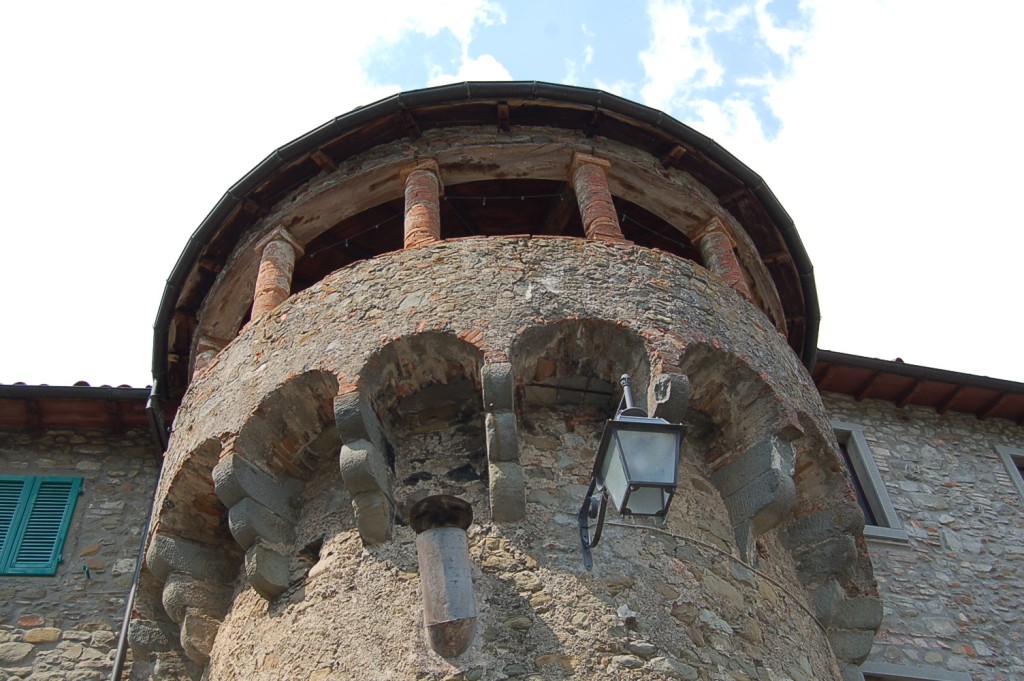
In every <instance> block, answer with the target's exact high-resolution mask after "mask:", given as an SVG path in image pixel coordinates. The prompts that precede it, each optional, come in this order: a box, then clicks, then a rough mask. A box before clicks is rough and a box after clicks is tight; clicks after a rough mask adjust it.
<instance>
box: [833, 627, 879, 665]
mask: <svg viewBox="0 0 1024 681" xmlns="http://www.w3.org/2000/svg"><path fill="white" fill-rule="evenodd" d="M828 640H829V641H830V642H831V643H832V650H834V651H835V653H836V657H838V658H839V659H840V660H848V661H849V662H852V663H853V664H860V663H861V662H863V661H864V660H865V659H866V658H867V656H868V653H870V652H871V645H872V643H874V641H875V632H874V631H873V630H872V631H865V630H863V629H854V630H850V629H829V632H828Z"/></svg>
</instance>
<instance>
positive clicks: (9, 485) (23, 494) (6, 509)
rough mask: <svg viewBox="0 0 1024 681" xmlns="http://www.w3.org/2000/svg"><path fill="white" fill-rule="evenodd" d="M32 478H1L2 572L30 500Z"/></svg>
mask: <svg viewBox="0 0 1024 681" xmlns="http://www.w3.org/2000/svg"><path fill="white" fill-rule="evenodd" d="M29 482H31V478H0V570H3V566H5V565H6V564H7V556H8V554H10V553H11V548H12V547H13V545H14V541H13V540H14V535H15V534H16V533H17V527H18V525H19V523H20V521H21V516H22V513H23V512H24V510H25V505H26V502H27V500H28V493H29V487H30V485H29V484H28V483H29Z"/></svg>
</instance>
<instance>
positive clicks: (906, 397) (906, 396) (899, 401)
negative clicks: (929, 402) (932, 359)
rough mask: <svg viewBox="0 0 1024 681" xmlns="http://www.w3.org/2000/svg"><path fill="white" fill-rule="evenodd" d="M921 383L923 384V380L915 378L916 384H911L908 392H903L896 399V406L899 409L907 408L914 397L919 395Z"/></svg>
mask: <svg viewBox="0 0 1024 681" xmlns="http://www.w3.org/2000/svg"><path fill="white" fill-rule="evenodd" d="M921 383H922V381H921V379H919V378H915V379H914V382H913V383H911V384H910V386H909V387H908V388H907V389H906V390H904V391H903V392H901V393H900V394H899V395H898V396H897V397H896V406H897V407H899V408H900V409H902V408H903V407H905V406H907V405H908V404H910V400H912V399H914V396H915V395H917V391H918V390H920V388H921Z"/></svg>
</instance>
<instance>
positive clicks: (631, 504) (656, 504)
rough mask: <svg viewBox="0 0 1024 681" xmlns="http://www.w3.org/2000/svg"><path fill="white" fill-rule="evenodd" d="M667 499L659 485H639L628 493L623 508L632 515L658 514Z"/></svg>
mask: <svg viewBox="0 0 1024 681" xmlns="http://www.w3.org/2000/svg"><path fill="white" fill-rule="evenodd" d="M669 499H670V497H669V495H668V493H667V492H666V491H665V490H664V489H663V488H661V487H640V488H638V489H635V490H633V491H632V492H630V493H629V499H628V500H627V501H626V508H625V509H624V510H625V511H626V512H628V513H632V514H634V515H658V514H660V513H662V512H663V511H664V510H665V506H666V505H667V504H668V502H669Z"/></svg>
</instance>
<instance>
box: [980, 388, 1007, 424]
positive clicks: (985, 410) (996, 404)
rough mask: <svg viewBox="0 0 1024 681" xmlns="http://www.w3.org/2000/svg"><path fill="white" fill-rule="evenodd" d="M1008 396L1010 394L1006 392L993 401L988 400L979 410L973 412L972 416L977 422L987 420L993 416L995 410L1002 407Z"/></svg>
mask: <svg viewBox="0 0 1024 681" xmlns="http://www.w3.org/2000/svg"><path fill="white" fill-rule="evenodd" d="M1009 396H1010V393H1006V392H1004V393H1000V394H998V395H996V396H995V397H994V398H993V399H991V400H989V401H988V403H986V404H985V406H983V407H982V408H981V409H979V410H978V411H977V412H975V414H974V415H975V416H976V417H977V418H978V420H985V419H987V418H988V417H989V416H991V415H992V414H994V413H995V412H996V410H998V409H999V408H1000V407H1001V406H1003V403H1004V402H1005V401H1006V398H1008V397H1009Z"/></svg>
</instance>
